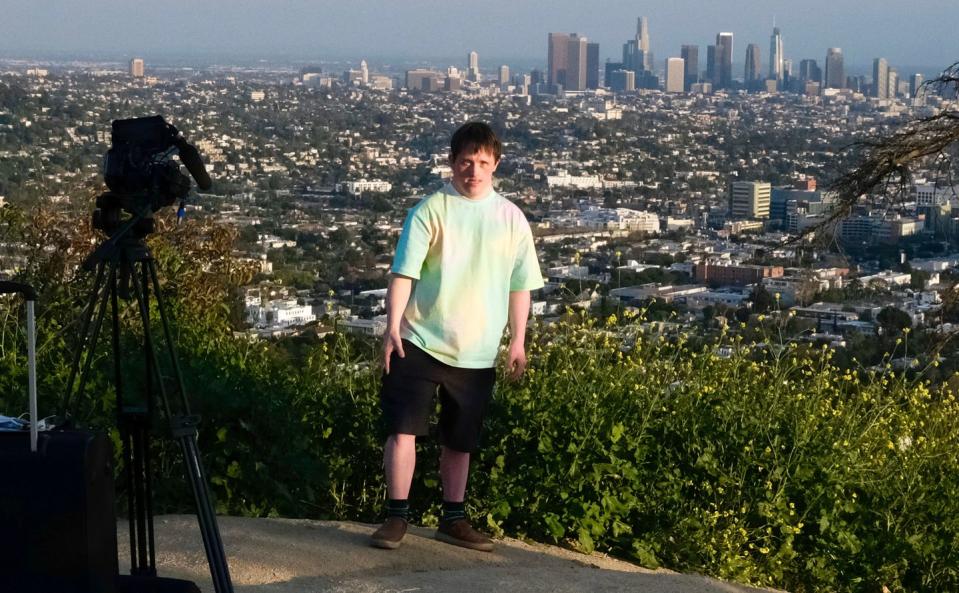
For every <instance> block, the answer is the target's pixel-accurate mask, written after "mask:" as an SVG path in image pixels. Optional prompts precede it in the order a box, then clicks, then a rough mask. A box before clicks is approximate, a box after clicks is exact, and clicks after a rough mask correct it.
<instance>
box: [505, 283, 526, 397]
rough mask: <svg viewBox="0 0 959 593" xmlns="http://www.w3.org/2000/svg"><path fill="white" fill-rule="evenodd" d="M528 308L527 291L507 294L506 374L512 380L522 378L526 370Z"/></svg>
mask: <svg viewBox="0 0 959 593" xmlns="http://www.w3.org/2000/svg"><path fill="white" fill-rule="evenodd" d="M529 306H530V296H529V291H528V290H516V291H512V292H510V293H509V352H508V354H507V359H506V372H507V374H508V375H509V377H510V378H511V379H513V380H516V379H519V378H520V377H522V376H523V372H524V371H525V370H526V320H527V319H529Z"/></svg>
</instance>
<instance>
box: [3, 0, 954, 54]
mask: <svg viewBox="0 0 959 593" xmlns="http://www.w3.org/2000/svg"><path fill="white" fill-rule="evenodd" d="M282 4H283V5H284V10H278V9H277V3H266V2H262V1H256V0H247V1H241V2H230V3H226V2H223V1H222V0H210V1H208V2H204V3H203V4H202V5H194V4H192V3H189V2H185V1H184V0H173V1H172V2H169V3H165V4H163V5H162V6H159V5H157V6H154V5H148V4H146V3H142V2H133V3H122V4H121V3H118V2H116V1H115V0H97V1H91V2H88V3H84V4H83V5H82V6H74V5H73V4H71V3H67V2H65V1H63V0H52V1H50V2H45V3H28V2H23V1H20V0H15V1H14V2H13V4H12V6H10V7H7V10H6V11H5V12H6V13H7V14H6V18H5V19H4V20H3V22H2V23H0V54H2V55H5V56H7V57H30V56H36V55H50V54H101V55H113V56H116V57H118V58H120V57H126V58H127V59H128V58H129V57H131V56H133V55H138V56H141V55H142V56H143V57H145V58H146V59H147V61H149V60H150V59H151V57H154V58H158V57H162V56H191V55H193V56H197V57H198V58H200V57H209V56H211V55H214V56H223V57H227V56H231V55H242V56H250V57H252V56H255V55H262V56H264V57H274V56H279V55H285V56H299V57H302V58H303V59H323V58H329V59H340V58H347V57H354V58H356V59H360V57H362V56H367V57H370V56H372V57H377V56H378V57H381V58H382V59H406V60H410V59H412V60H415V59H445V58H447V57H455V56H457V55H459V56H463V55H465V54H466V53H467V52H468V51H476V52H478V53H479V55H480V59H481V67H483V68H484V69H494V68H498V67H499V65H500V64H501V63H515V62H524V61H525V62H536V63H545V58H546V51H545V49H546V48H545V47H544V43H543V40H544V38H545V37H546V34H547V33H548V32H551V31H565V32H570V33H571V32H577V33H580V34H581V35H583V36H585V37H586V38H588V39H589V41H590V42H595V43H599V45H600V61H601V62H605V61H606V60H607V59H614V60H615V59H616V58H617V56H618V55H619V54H620V49H621V47H622V43H623V39H627V38H628V37H630V36H632V35H634V34H635V33H636V23H637V19H638V18H639V17H645V19H646V30H647V32H648V39H649V43H650V51H651V53H652V54H653V55H654V56H656V58H657V59H656V63H657V64H658V66H657V67H661V65H662V64H663V63H664V62H663V60H664V59H665V58H667V57H678V56H679V55H680V48H681V46H682V45H683V44H698V45H700V46H702V47H703V48H705V47H706V46H707V45H708V44H710V42H711V41H712V40H713V39H715V36H716V33H717V32H719V31H729V32H732V33H733V34H734V35H735V39H736V46H735V48H734V53H733V56H732V61H733V63H734V64H740V65H741V64H743V61H744V52H743V49H744V48H745V47H747V45H748V44H750V43H756V44H758V45H759V46H760V47H763V46H767V47H768V40H769V39H770V33H771V32H772V29H773V22H774V20H775V24H776V27H778V29H779V30H780V31H781V34H782V39H783V44H784V46H785V51H784V57H785V58H786V59H791V60H792V61H793V62H794V63H798V62H799V61H800V60H802V59H817V60H819V61H820V63H822V61H823V60H824V58H825V55H826V50H827V49H828V48H829V47H842V48H843V54H844V57H845V59H846V67H847V69H851V68H852V69H860V70H865V71H867V72H868V71H870V70H871V66H872V61H873V59H874V58H876V57H879V56H883V57H886V58H887V59H888V60H889V61H890V63H894V64H897V65H900V66H903V67H909V68H916V69H923V70H927V71H928V70H936V69H942V68H945V67H946V66H948V65H949V64H951V63H953V62H955V61H956V60H957V59H959V52H957V51H956V50H955V49H953V46H954V44H952V43H950V36H951V35H952V31H951V28H950V27H949V24H948V23H949V20H948V19H944V18H941V17H942V15H943V14H945V13H946V11H948V10H950V9H954V7H950V6H949V4H950V2H946V1H945V0H917V1H916V2H913V3H910V5H909V6H898V5H895V4H894V3H892V2H881V3H879V4H880V5H878V6H877V5H873V6H872V10H870V11H868V12H866V13H855V12H853V9H851V8H850V9H844V8H842V7H839V6H835V5H836V4H838V3H830V2H826V1H824V0H809V1H807V2H804V3H802V4H801V5H796V4H794V3H789V2H783V1H771V2H766V3H762V4H760V3H756V2H745V1H731V2H723V3H721V5H700V4H697V3H693V2H689V1H684V0H678V1H676V2H673V3H670V4H669V5H663V6H655V7H636V6H634V5H632V4H630V3H627V2H620V1H612V2H607V3H604V5H603V6H602V8H601V9H600V10H596V9H595V7H582V6H579V5H573V4H572V3H571V2H562V1H560V2H550V3H546V2H542V1H539V0H534V1H531V2H525V3H507V2H503V1H500V0H488V1H487V2H485V3H483V4H482V5H480V6H470V7H464V6H459V5H449V4H443V3H438V2H431V1H424V0H419V1H412V2H406V3H403V4H402V5H395V4H393V3H387V2H383V1H382V0H369V1H364V2H356V3H330V2H314V3H310V2H306V1H304V0H287V1H284V2H282ZM690 15H693V16H692V18H691V17H690ZM744 15H748V16H744ZM824 23H828V27H827V26H825V24H824ZM857 30H861V31H866V32H869V33H870V34H869V35H862V34H859V33H857ZM171 31H175V32H177V33H176V34H173V35H171V33H170V32H171ZM370 39H376V40H377V44H376V45H371V44H370V42H369V40H370ZM763 53H765V52H763ZM767 56H768V54H767ZM461 59H462V58H460V60H461ZM737 70H740V69H739V68H737Z"/></svg>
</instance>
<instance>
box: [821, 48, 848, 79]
mask: <svg viewBox="0 0 959 593" xmlns="http://www.w3.org/2000/svg"><path fill="white" fill-rule="evenodd" d="M823 88H827V89H842V88H846V70H845V68H844V67H843V58H842V48H839V47H830V48H829V50H828V51H827V52H826V72H825V77H824V80H823Z"/></svg>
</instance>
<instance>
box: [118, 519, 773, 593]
mask: <svg viewBox="0 0 959 593" xmlns="http://www.w3.org/2000/svg"><path fill="white" fill-rule="evenodd" d="M219 524H220V532H221V534H222V536H223V544H224V547H225V549H226V552H227V556H228V557H229V562H230V572H231V575H232V577H233V583H234V585H235V588H236V591H237V593H293V592H296V593H413V592H417V593H419V592H422V593H447V592H449V593H460V592H465V593H473V592H476V593H487V592H489V593H493V592H496V593H513V592H516V593H546V592H562V593H565V592H569V593H573V592H580V591H588V592H614V591H623V592H626V591H629V592H630V593H654V592H655V593H680V592H683V593H741V592H746V591H761V590H760V589H752V588H749V587H743V586H740V585H734V584H730V583H724V582H721V581H716V580H713V579H707V578H705V577H701V576H697V575H683V574H676V573H673V572H668V571H649V570H646V569H643V568H640V567H637V566H634V565H632V564H629V563H627V562H622V561H619V560H615V559H612V558H608V557H603V556H598V555H594V556H585V555H582V554H577V553H574V552H570V551H567V550H563V549H561V548H556V547H553V546H545V545H539V544H534V545H530V544H527V543H524V542H521V541H518V540H513V539H503V540H497V541H496V543H497V547H496V550H495V551H494V552H492V553H484V552H474V551H472V550H465V549H462V548H457V547H455V546H450V545H448V544H444V543H440V542H437V541H435V540H433V538H432V536H433V530H432V529H427V528H425V527H411V530H410V533H409V534H408V535H407V537H406V539H405V540H404V541H403V545H402V546H401V547H400V548H399V549H398V550H380V549H376V548H372V547H370V545H369V539H368V538H369V534H370V533H372V532H373V526H371V525H363V524H359V523H336V522H327V521H306V520H296V519H244V518H238V517H220V518H219ZM156 532H157V565H158V570H159V573H160V575H161V576H167V577H177V578H184V579H189V580H192V581H194V582H196V583H197V584H198V585H200V587H201V589H203V591H204V593H213V585H212V583H211V582H210V575H209V568H208V567H207V564H206V557H205V556H204V554H203V545H202V541H201V538H200V532H199V529H198V528H197V522H196V518H195V517H193V516H192V515H169V516H162V517H157V519H156ZM118 541H119V545H120V562H121V571H122V572H124V573H125V572H127V571H128V567H129V551H128V550H129V547H128V544H129V537H128V533H127V527H126V524H125V523H121V524H120V526H119V538H118Z"/></svg>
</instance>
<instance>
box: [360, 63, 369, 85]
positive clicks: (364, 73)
mask: <svg viewBox="0 0 959 593" xmlns="http://www.w3.org/2000/svg"><path fill="white" fill-rule="evenodd" d="M360 77H361V78H362V79H363V84H364V85H367V84H370V67H369V66H368V65H367V63H366V60H360Z"/></svg>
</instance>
